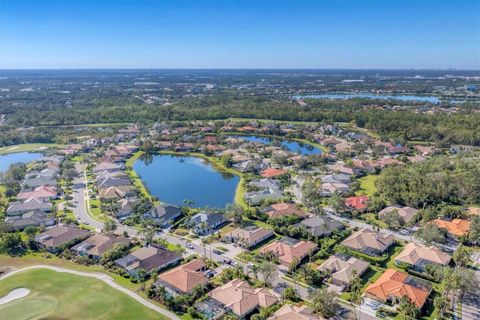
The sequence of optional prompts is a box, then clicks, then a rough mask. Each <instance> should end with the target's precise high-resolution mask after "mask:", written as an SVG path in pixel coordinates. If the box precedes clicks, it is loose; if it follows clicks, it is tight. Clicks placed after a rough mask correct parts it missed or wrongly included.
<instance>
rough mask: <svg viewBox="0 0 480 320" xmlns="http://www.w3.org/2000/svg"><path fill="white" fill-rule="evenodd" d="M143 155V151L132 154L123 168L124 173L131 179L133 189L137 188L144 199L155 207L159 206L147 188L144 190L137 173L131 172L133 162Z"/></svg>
mask: <svg viewBox="0 0 480 320" xmlns="http://www.w3.org/2000/svg"><path fill="white" fill-rule="evenodd" d="M142 154H143V151H138V152H136V153H134V154H133V156H132V157H130V158H129V159H128V160H127V162H126V163H125V168H126V169H127V170H126V173H127V174H128V175H129V176H130V178H132V180H133V185H134V186H135V187H137V188H138V190H140V193H141V194H142V195H143V196H144V197H145V198H146V199H150V201H152V202H153V203H154V204H155V205H159V204H160V202H159V201H156V200H154V198H153V197H152V195H151V194H150V192H148V190H147V188H145V185H144V184H143V181H142V179H140V177H139V176H138V174H137V172H136V171H135V170H133V164H134V163H135V161H137V160H138V158H140V157H141V156H142Z"/></svg>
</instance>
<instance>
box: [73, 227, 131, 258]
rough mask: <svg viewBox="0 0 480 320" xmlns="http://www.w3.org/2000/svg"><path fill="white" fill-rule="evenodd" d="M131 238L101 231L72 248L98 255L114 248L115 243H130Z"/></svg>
mask: <svg viewBox="0 0 480 320" xmlns="http://www.w3.org/2000/svg"><path fill="white" fill-rule="evenodd" d="M130 241H131V240H130V239H127V238H125V237H120V236H116V235H114V234H112V233H99V234H96V235H94V236H91V237H90V238H88V239H86V240H84V241H82V242H80V243H79V244H77V245H76V246H74V247H73V248H72V250H76V251H83V250H85V253H87V254H91V255H94V256H97V257H100V256H102V255H103V254H104V253H105V252H107V251H108V250H110V249H112V248H113V247H114V246H115V245H117V244H120V243H126V244H127V243H130Z"/></svg>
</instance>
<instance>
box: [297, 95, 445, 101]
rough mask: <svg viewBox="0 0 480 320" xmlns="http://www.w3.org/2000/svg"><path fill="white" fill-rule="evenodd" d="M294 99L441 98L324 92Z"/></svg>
mask: <svg viewBox="0 0 480 320" xmlns="http://www.w3.org/2000/svg"><path fill="white" fill-rule="evenodd" d="M293 98H294V99H297V100H298V99H326V100H347V99H354V98H367V99H381V100H401V101H418V102H430V103H439V102H440V99H439V98H437V97H435V96H418V95H402V94H399V95H395V94H393V95H385V94H373V93H323V94H311V95H301V96H294V97H293Z"/></svg>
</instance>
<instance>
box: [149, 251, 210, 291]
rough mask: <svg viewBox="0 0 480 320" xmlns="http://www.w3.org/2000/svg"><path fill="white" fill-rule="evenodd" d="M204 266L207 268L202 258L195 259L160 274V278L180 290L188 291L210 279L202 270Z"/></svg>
mask: <svg viewBox="0 0 480 320" xmlns="http://www.w3.org/2000/svg"><path fill="white" fill-rule="evenodd" d="M203 268H205V263H204V262H203V261H202V260H198V259H195V260H193V261H190V262H188V263H186V264H184V265H182V266H179V267H176V268H175V269H172V270H170V271H167V272H165V273H163V274H161V275H159V276H158V278H159V279H160V280H161V281H163V282H166V283H168V284H169V285H171V286H173V287H175V288H177V289H178V290H180V291H182V292H184V293H188V292H190V291H192V289H193V288H194V287H195V286H197V285H199V284H204V283H206V282H207V281H208V279H207V277H205V275H204V274H203V273H202V272H201V271H200V270H202V269H203Z"/></svg>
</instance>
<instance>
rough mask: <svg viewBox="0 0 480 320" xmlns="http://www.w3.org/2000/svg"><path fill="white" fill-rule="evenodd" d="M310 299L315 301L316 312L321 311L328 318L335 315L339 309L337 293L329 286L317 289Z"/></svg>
mask: <svg viewBox="0 0 480 320" xmlns="http://www.w3.org/2000/svg"><path fill="white" fill-rule="evenodd" d="M310 299H311V300H312V303H313V309H314V310H315V312H320V313H321V314H322V315H324V316H325V317H327V318H331V317H334V316H335V315H336V314H337V313H338V310H339V305H338V303H337V294H336V293H335V292H333V291H330V290H328V289H327V288H322V289H318V290H315V291H314V292H313V293H312V295H311V297H310Z"/></svg>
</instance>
